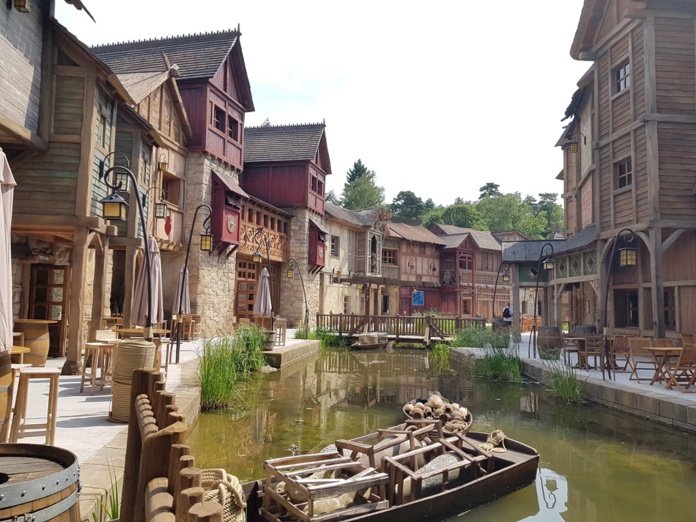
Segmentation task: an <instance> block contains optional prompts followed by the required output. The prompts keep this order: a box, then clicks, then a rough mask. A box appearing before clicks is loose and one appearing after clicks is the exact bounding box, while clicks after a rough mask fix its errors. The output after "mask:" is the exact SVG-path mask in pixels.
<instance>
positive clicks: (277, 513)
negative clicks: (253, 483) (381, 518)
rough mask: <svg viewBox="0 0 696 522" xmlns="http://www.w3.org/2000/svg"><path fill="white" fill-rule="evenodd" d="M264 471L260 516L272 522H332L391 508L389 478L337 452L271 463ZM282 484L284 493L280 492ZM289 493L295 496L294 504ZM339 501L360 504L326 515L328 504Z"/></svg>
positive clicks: (273, 460)
mask: <svg viewBox="0 0 696 522" xmlns="http://www.w3.org/2000/svg"><path fill="white" fill-rule="evenodd" d="M264 467H265V469H266V479H265V482H264V486H263V502H262V508H261V514H262V516H263V517H264V519H266V520H268V521H270V522H279V521H280V520H288V519H290V520H293V519H294V520H300V521H302V522H333V521H338V520H342V519H345V518H348V517H353V516H357V515H360V514H365V513H369V512H372V511H376V510H380V509H386V508H387V507H389V503H388V502H387V501H386V499H385V489H386V486H387V483H388V481H389V478H388V476H387V474H386V473H380V472H378V471H377V470H375V469H374V468H372V467H365V466H363V465H361V464H359V463H358V462H356V461H354V460H353V459H351V458H349V457H342V456H340V455H339V454H338V453H336V452H328V453H315V454H311V455H299V456H294V457H284V458H279V459H271V460H267V461H266V462H265V464H264ZM281 482H282V483H283V488H282V489H284V490H285V491H279V490H280V489H281V488H280V487H279V486H280V484H281ZM288 490H291V491H293V492H294V493H293V497H294V498H293V500H291V499H290V496H289V495H288V494H287V491H288ZM342 496H343V497H342ZM337 497H342V498H343V499H345V498H358V499H360V500H361V501H360V503H352V504H351V505H347V506H346V507H341V508H338V509H336V510H333V511H330V512H325V507H324V506H325V503H326V502H325V500H326V499H330V498H337Z"/></svg>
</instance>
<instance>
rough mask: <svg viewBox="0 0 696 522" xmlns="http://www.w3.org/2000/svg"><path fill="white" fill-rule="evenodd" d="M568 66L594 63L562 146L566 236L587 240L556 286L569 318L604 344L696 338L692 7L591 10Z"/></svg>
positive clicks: (653, 3)
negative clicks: (631, 258) (684, 335)
mask: <svg viewBox="0 0 696 522" xmlns="http://www.w3.org/2000/svg"><path fill="white" fill-rule="evenodd" d="M571 56H572V57H573V58H575V59H577V60H586V61H588V62H590V63H591V68H590V70H589V71H588V73H587V74H585V75H584V76H583V78H581V79H580V82H579V83H578V91H577V92H576V93H575V95H574V96H573V99H572V101H571V105H570V106H569V107H568V110H567V112H566V116H567V117H568V118H571V122H570V124H569V126H568V127H567V128H566V131H565V132H564V134H563V136H562V137H561V140H560V141H559V145H560V146H561V148H562V150H563V155H564V168H563V172H562V178H563V181H564V199H565V208H566V223H567V227H568V230H567V235H568V237H571V238H572V237H578V236H580V235H581V234H582V235H583V236H584V237H583V238H582V239H581V240H578V241H577V243H576V248H574V249H573V251H567V253H568V256H565V257H566V259H567V262H565V263H564V264H563V265H559V264H557V265H556V266H557V268H556V270H555V273H554V277H555V282H554V285H555V286H556V287H559V286H561V285H563V286H564V287H565V288H568V287H569V285H571V284H572V285H576V288H577V292H576V300H577V301H578V302H579V306H580V308H579V311H578V314H577V315H576V318H577V319H579V320H582V321H583V322H585V323H587V322H591V324H596V325H597V327H598V328H600V329H601V328H604V327H605V326H606V327H608V331H609V332H611V333H626V334H629V335H650V336H655V337H663V336H665V335H677V334H678V333H679V332H693V331H695V330H696V318H695V317H694V315H693V314H692V313H691V310H692V309H693V307H694V303H695V302H696V269H694V263H693V262H692V260H693V258H694V256H696V201H695V199H694V193H695V191H694V187H696V157H694V154H693V150H694V147H695V146H696V74H695V72H694V71H696V6H695V5H694V3H693V2H685V1H677V0H644V1H629V0H586V1H585V3H584V6H583V10H582V14H581V17H580V21H579V24H578V29H577V32H576V35H575V38H574V40H573V44H572V48H571ZM571 241H572V239H571ZM634 249H635V250H634ZM619 250H621V251H623V252H624V254H631V255H632V253H635V255H636V263H635V264H634V265H633V264H629V265H626V264H625V263H621V262H620V258H619V256H618V251H619ZM612 252H614V257H613V258H612V257H611V254H612ZM622 265H623V266H622ZM562 267H565V272H564V271H563V270H564V268H562ZM607 284H608V291H607ZM578 292H579V293H578ZM605 300H606V301H607V304H608V306H607V308H606V324H605V320H604V317H605V306H604V303H605ZM560 319H561V318H557V321H560Z"/></svg>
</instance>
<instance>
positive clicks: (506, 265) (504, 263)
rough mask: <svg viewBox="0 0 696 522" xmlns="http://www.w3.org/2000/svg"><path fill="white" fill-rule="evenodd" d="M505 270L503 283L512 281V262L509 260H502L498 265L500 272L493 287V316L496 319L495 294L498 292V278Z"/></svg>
mask: <svg viewBox="0 0 696 522" xmlns="http://www.w3.org/2000/svg"><path fill="white" fill-rule="evenodd" d="M501 270H502V271H503V283H509V282H510V263H508V262H507V261H501V263H500V265H498V273H497V274H496V276H495V286H494V287H493V318H494V319H495V296H496V294H497V293H498V278H499V277H500V271H501Z"/></svg>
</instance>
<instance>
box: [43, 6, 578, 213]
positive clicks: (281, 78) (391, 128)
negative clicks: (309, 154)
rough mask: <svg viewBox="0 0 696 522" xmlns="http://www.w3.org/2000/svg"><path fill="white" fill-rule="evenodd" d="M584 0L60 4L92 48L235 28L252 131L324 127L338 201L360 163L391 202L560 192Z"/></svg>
mask: <svg viewBox="0 0 696 522" xmlns="http://www.w3.org/2000/svg"><path fill="white" fill-rule="evenodd" d="M582 2H583V0H534V1H530V2H522V1H520V0H497V1H493V0H435V1H432V2H422V1H419V2H415V1H412V0H400V1H394V0H379V1H378V0H371V1H365V0H353V1H351V2H345V1H342V2H339V1H330V0H316V1H315V0H294V1H287V0H247V1H245V2H240V1H239V0H207V1H205V2H190V1H183V0H137V1H136V0H119V1H118V2H106V1H104V0H83V3H84V4H85V5H86V7H87V8H88V9H89V10H90V12H91V13H92V15H93V16H94V18H95V19H96V23H94V22H92V20H91V19H90V18H89V17H88V16H87V15H86V14H85V13H84V12H80V11H77V10H75V8H74V7H72V6H70V5H68V4H66V3H65V2H63V1H61V0H58V1H57V2H56V18H57V19H58V21H59V22H60V23H61V24H63V25H64V26H66V27H67V28H68V30H70V31H71V32H72V33H73V34H75V35H76V36H77V37H78V38H79V39H80V40H81V41H83V42H84V43H86V44H87V45H95V44H101V43H113V42H122V41H130V40H140V39H151V38H161V37H166V36H174V35H182V34H191V33H200V32H210V31H219V30H226V29H232V28H236V27H237V26H239V27H240V29H241V33H242V36H241V40H240V41H241V45H242V50H243V53H244V59H245V62H246V67H247V73H248V76H249V81H250V83H251V90H252V96H253V100H254V106H255V109H256V110H255V112H252V113H248V114H247V116H246V125H247V126H256V125H260V124H261V123H263V122H264V120H266V119H268V120H269V121H270V122H271V124H273V125H284V124H301V123H317V122H325V123H326V136H327V142H328V148H329V156H330V158H331V167H332V174H331V175H330V176H328V178H327V190H334V191H335V192H336V193H337V194H338V195H340V193H341V191H342V189H343V184H344V183H345V180H346V172H347V171H348V170H349V169H350V168H351V167H352V166H353V164H354V162H355V161H356V160H358V159H360V160H362V162H363V163H364V164H365V165H366V166H367V168H368V169H370V170H373V171H374V172H375V173H376V182H377V185H379V186H382V187H384V189H385V200H386V202H387V203H389V202H391V201H392V199H393V198H394V197H395V196H396V195H397V194H398V193H399V192H400V191H402V190H403V191H406V190H409V191H412V192H414V193H415V194H417V195H418V196H420V197H421V198H423V199H424V200H425V199H428V198H431V199H432V200H433V201H434V202H435V204H439V205H449V204H452V203H453V202H454V200H455V198H457V197H459V198H462V199H464V200H465V201H472V200H476V199H478V197H479V189H480V188H481V187H482V186H483V185H484V184H486V183H489V182H492V183H496V184H498V185H499V186H500V190H501V192H503V193H509V192H520V193H521V194H522V196H523V197H524V196H527V195H532V196H534V197H538V194H539V193H542V192H556V193H559V194H560V192H561V191H562V189H563V186H562V182H561V181H559V180H556V176H557V175H558V173H559V172H560V171H561V169H562V166H563V158H562V154H561V151H560V149H559V148H556V147H555V146H554V145H555V143H556V141H557V140H558V138H559V137H560V135H561V132H562V130H563V126H564V125H565V124H567V123H568V122H567V121H566V122H562V121H561V120H562V118H563V115H564V112H565V109H566V107H567V106H568V105H569V103H570V99H571V97H572V95H573V92H574V91H575V89H576V88H577V82H578V80H579V79H580V77H581V76H582V75H583V74H584V73H585V72H586V71H587V69H589V67H590V65H591V64H590V63H589V62H578V61H575V60H573V59H572V58H571V57H570V54H569V53H570V46H571V43H572V41H573V38H574V35H575V31H576V29H577V24H578V20H579V17H580V11H581V9H582Z"/></svg>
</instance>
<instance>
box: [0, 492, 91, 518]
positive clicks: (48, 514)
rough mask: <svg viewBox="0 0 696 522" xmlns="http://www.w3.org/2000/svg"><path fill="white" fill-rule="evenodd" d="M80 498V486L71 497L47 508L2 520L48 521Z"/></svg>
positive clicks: (65, 510) (66, 509) (64, 511)
mask: <svg viewBox="0 0 696 522" xmlns="http://www.w3.org/2000/svg"><path fill="white" fill-rule="evenodd" d="M79 498H80V488H79V487H78V488H77V489H75V491H73V492H72V494H71V495H70V496H69V497H66V498H64V499H63V500H61V501H59V502H56V503H55V504H52V505H50V506H48V507H47V508H44V509H40V510H39V511H34V512H33V513H25V514H23V515H16V516H13V517H12V518H3V519H2V520H0V522H48V521H49V520H53V519H54V518H56V517H57V516H58V515H61V514H63V513H66V512H67V511H68V510H69V509H70V508H71V507H73V506H74V505H75V504H76V503H77V500H78V499H79Z"/></svg>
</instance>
